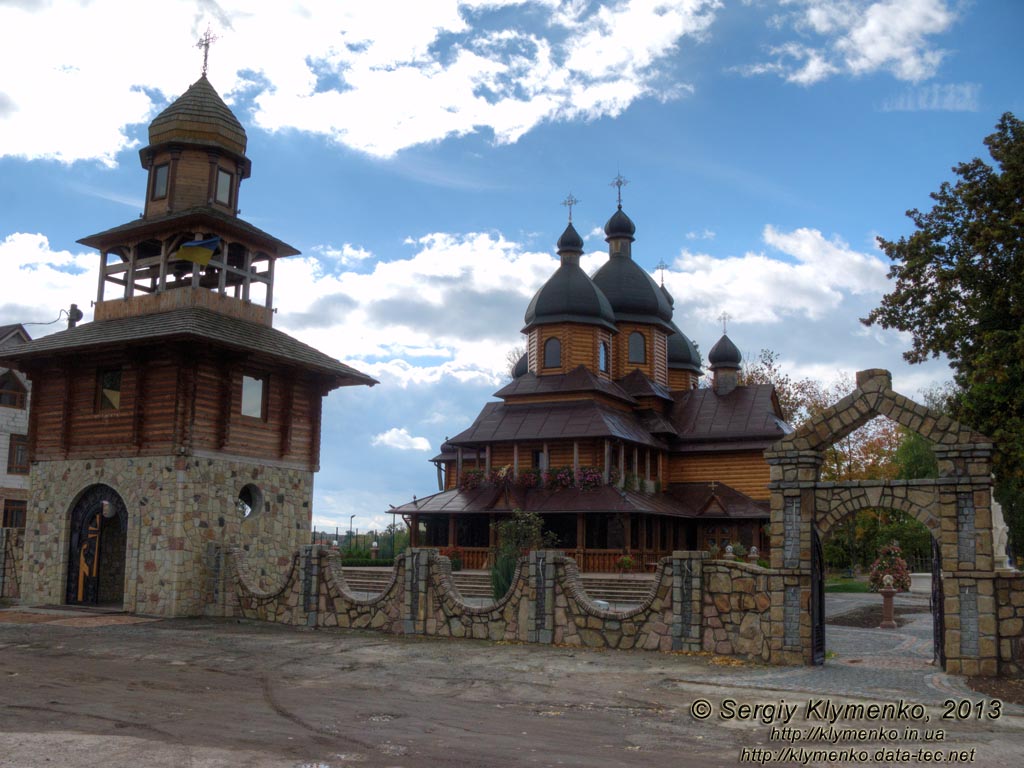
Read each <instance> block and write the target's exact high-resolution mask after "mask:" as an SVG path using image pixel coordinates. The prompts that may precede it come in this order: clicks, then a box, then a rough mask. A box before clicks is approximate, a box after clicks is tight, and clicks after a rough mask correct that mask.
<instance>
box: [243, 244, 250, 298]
mask: <svg viewBox="0 0 1024 768" xmlns="http://www.w3.org/2000/svg"><path fill="white" fill-rule="evenodd" d="M244 268H245V275H244V276H243V277H242V299H244V300H245V301H248V300H249V285H250V284H251V283H252V251H250V250H249V249H248V247H247V248H246V249H245V266H244Z"/></svg>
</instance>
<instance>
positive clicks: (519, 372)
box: [512, 353, 530, 379]
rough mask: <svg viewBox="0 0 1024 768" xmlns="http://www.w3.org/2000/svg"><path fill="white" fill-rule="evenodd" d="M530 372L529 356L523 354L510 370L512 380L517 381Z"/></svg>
mask: <svg viewBox="0 0 1024 768" xmlns="http://www.w3.org/2000/svg"><path fill="white" fill-rule="evenodd" d="M529 371H530V356H529V355H528V354H525V353H524V354H523V356H522V357H520V358H519V359H518V360H516V364H515V367H514V368H513V369H512V378H513V379H518V378H519V377H520V376H525V375H526V374H527V373H529Z"/></svg>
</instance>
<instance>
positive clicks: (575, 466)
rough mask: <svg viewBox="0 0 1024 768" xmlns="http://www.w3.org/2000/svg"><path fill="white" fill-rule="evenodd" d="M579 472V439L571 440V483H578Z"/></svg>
mask: <svg viewBox="0 0 1024 768" xmlns="http://www.w3.org/2000/svg"><path fill="white" fill-rule="evenodd" d="M579 472H580V444H579V441H577V440H573V441H572V482H573V485H579V481H578V480H577V477H578V476H579Z"/></svg>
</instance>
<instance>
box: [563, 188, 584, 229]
mask: <svg viewBox="0 0 1024 768" xmlns="http://www.w3.org/2000/svg"><path fill="white" fill-rule="evenodd" d="M580 202H582V201H580V200H577V199H576V198H575V197H573V194H572V192H570V193H569V196H568V197H567V198H565V200H563V201H562V205H564V206H565V207H566V208H568V209H569V223H570V224H572V207H573V206H574V205H579V204H580Z"/></svg>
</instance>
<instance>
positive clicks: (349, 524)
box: [348, 515, 356, 549]
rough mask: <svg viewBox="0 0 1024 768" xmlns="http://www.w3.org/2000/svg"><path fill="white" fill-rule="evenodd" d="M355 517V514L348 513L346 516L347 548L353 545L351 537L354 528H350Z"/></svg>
mask: <svg viewBox="0 0 1024 768" xmlns="http://www.w3.org/2000/svg"><path fill="white" fill-rule="evenodd" d="M355 519H356V516H355V515H349V516H348V548H349V549H352V546H353V541H352V539H353V537H354V536H355V530H354V529H353V528H352V523H353V521H354V520H355Z"/></svg>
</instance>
